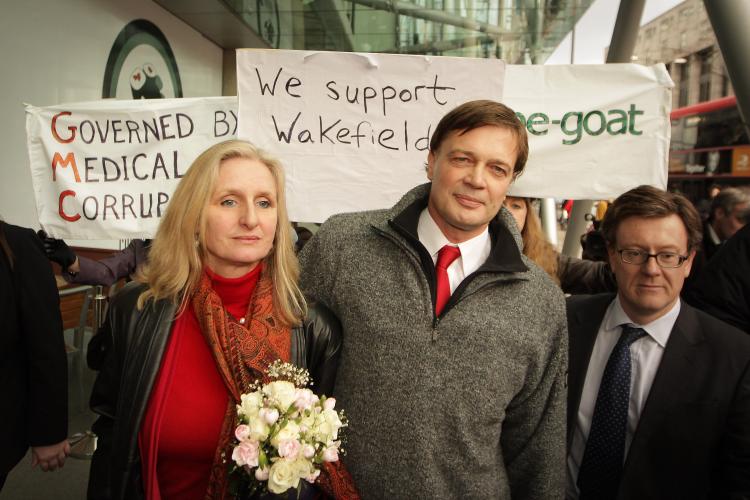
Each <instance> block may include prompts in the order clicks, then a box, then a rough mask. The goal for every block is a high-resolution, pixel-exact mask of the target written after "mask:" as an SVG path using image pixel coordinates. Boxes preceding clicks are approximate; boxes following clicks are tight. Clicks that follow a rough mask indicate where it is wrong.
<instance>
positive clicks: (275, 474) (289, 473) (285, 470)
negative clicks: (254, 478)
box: [268, 403, 299, 495]
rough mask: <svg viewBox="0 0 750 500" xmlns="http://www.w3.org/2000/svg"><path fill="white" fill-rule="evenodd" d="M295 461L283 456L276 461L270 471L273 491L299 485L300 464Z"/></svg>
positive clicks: (282, 491) (269, 482) (271, 489)
mask: <svg viewBox="0 0 750 500" xmlns="http://www.w3.org/2000/svg"><path fill="white" fill-rule="evenodd" d="M290 404H291V403H290ZM295 462H296V461H290V460H284V459H283V458H282V459H280V460H277V461H276V462H274V464H273V465H272V466H271V470H269V471H268V490H269V491H270V492H271V493H276V494H277V495H280V494H281V493H284V492H285V491H286V490H288V489H289V488H296V487H297V485H298V484H299V475H298V474H297V471H298V465H297V464H296V463H295Z"/></svg>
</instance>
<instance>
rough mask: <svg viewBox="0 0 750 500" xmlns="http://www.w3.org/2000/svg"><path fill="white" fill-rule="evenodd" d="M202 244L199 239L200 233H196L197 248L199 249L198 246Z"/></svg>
mask: <svg viewBox="0 0 750 500" xmlns="http://www.w3.org/2000/svg"><path fill="white" fill-rule="evenodd" d="M200 244H201V242H200V239H199V238H198V233H195V248H198V246H199V245H200Z"/></svg>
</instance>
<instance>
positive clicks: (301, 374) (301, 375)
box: [267, 359, 310, 387]
mask: <svg viewBox="0 0 750 500" xmlns="http://www.w3.org/2000/svg"><path fill="white" fill-rule="evenodd" d="M267 373H268V376H269V377H270V378H274V379H278V380H286V381H288V382H291V383H293V384H294V385H295V386H296V387H307V386H308V385H309V384H310V373H309V372H308V371H307V370H305V369H304V368H300V367H298V366H294V365H293V364H291V363H284V362H282V361H281V360H278V359H277V360H276V361H274V362H273V363H271V364H270V365H269V366H268V371H267Z"/></svg>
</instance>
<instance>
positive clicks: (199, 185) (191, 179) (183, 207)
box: [136, 140, 307, 326]
mask: <svg viewBox="0 0 750 500" xmlns="http://www.w3.org/2000/svg"><path fill="white" fill-rule="evenodd" d="M231 158H247V159H248V160H257V161H259V162H261V163H263V164H264V165H265V166H266V167H268V170H269V171H270V172H271V175H272V176H273V178H274V181H275V184H276V205H277V210H276V214H277V222H276V234H275V235H274V245H273V247H272V248H271V252H270V253H269V254H268V255H267V256H266V257H265V258H264V259H263V265H264V266H265V269H264V271H263V272H264V273H269V274H270V276H271V279H272V281H273V285H274V286H273V302H274V307H275V308H276V311H277V313H278V314H279V317H280V319H282V320H283V321H285V322H286V323H287V324H288V325H290V326H292V325H298V324H299V323H300V322H301V320H302V318H303V317H304V316H305V314H306V313H307V305H306V303H305V299H304V297H303V295H302V292H301V290H300V288H299V285H298V281H299V262H298V261H297V257H296V255H295V253H294V247H293V245H292V238H291V234H290V231H291V229H290V228H291V226H290V224H289V216H288V214H287V211H286V196H285V191H284V171H283V167H282V166H281V163H280V162H279V161H278V160H276V159H275V158H272V157H271V156H269V155H268V154H267V153H265V152H264V151H262V150H260V149H258V148H256V147H255V146H253V145H252V144H250V143H249V142H246V141H239V140H231V141H225V142H221V143H219V144H216V145H214V146H211V147H210V148H208V149H207V150H206V151H204V152H203V153H201V155H200V156H198V158H196V159H195V161H194V162H193V164H192V165H191V166H190V169H189V170H188V171H187V173H186V174H185V176H184V177H183V178H182V180H181V181H180V183H179V185H178V186H177V189H176V190H175V192H174V194H173V195H172V198H171V200H170V201H169V206H168V207H167V211H166V213H165V214H164V217H163V218H162V220H161V223H160V224H159V229H158V230H157V232H156V236H155V237H154V241H153V243H152V244H151V250H150V252H149V257H148V262H147V263H146V264H145V265H144V266H143V267H142V268H141V271H140V272H139V273H138V276H137V278H136V279H137V280H138V281H140V282H142V283H145V284H146V285H148V289H147V290H145V291H144V292H143V293H141V295H140V296H139V297H138V308H139V309H142V308H143V307H144V306H145V304H146V303H147V302H148V301H149V300H151V299H153V300H154V301H156V300H161V299H167V300H169V301H171V302H173V303H175V304H179V305H180V310H182V309H184V307H185V306H186V304H187V301H188V299H189V296H190V295H191V293H192V292H193V291H194V290H195V288H196V287H197V286H198V284H199V283H200V279H201V275H202V273H203V261H204V257H205V248H206V241H205V233H206V231H205V229H206V215H205V208H206V206H207V205H208V203H209V201H210V199H211V195H212V194H213V191H214V187H215V185H216V181H217V178H218V176H219V167H220V166H221V164H222V162H223V161H225V160H229V159H231Z"/></svg>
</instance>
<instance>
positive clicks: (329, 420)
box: [315, 409, 343, 443]
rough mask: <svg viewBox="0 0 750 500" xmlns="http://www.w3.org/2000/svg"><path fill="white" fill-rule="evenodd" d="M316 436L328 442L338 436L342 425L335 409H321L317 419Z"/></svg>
mask: <svg viewBox="0 0 750 500" xmlns="http://www.w3.org/2000/svg"><path fill="white" fill-rule="evenodd" d="M316 424H317V428H316V432H315V435H316V438H317V439H318V440H319V441H321V442H323V443H330V442H331V441H334V440H336V439H337V438H338V435H339V429H340V428H341V426H342V425H343V424H342V423H341V419H340V418H339V414H338V413H336V411H335V410H330V409H329V410H323V412H322V413H321V414H320V416H319V417H318V419H317V422H316Z"/></svg>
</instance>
